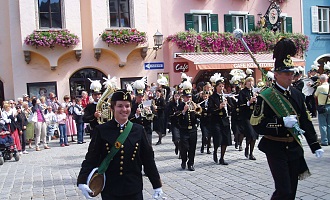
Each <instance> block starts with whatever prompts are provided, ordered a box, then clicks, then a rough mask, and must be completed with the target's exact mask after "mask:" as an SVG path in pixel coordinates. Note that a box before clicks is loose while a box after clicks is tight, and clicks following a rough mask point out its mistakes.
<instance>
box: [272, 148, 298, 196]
mask: <svg viewBox="0 0 330 200" xmlns="http://www.w3.org/2000/svg"><path fill="white" fill-rule="evenodd" d="M266 156H267V161H268V165H269V168H270V171H271V173H272V176H273V179H274V182H275V192H274V193H273V196H272V198H271V199H273V200H276V199H278V200H294V199H295V196H296V192H297V186H298V175H299V166H300V162H299V159H297V160H289V159H288V157H287V156H286V155H284V156H278V155H276V156H272V155H267V154H266Z"/></svg>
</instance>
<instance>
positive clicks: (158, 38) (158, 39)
mask: <svg viewBox="0 0 330 200" xmlns="http://www.w3.org/2000/svg"><path fill="white" fill-rule="evenodd" d="M154 45H155V46H154V48H153V49H154V50H156V54H155V59H156V57H157V51H158V49H161V48H162V45H163V34H161V33H160V32H159V31H158V30H157V32H156V33H155V35H154Z"/></svg>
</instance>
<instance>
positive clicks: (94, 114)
mask: <svg viewBox="0 0 330 200" xmlns="http://www.w3.org/2000/svg"><path fill="white" fill-rule="evenodd" d="M101 88H102V85H101V83H100V81H98V80H96V81H92V84H91V86H90V89H91V91H92V98H93V100H94V102H93V103H90V104H87V106H86V108H85V109H84V115H83V121H84V123H89V125H90V127H91V130H90V137H92V136H93V135H94V129H95V127H96V126H97V125H98V124H99V123H98V122H97V119H98V118H99V117H101V112H100V111H97V110H96V104H97V102H98V101H99V99H100V98H101V95H102V93H101Z"/></svg>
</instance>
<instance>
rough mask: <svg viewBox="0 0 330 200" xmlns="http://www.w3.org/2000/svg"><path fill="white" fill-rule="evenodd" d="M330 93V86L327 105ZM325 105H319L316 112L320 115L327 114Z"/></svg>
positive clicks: (326, 100)
mask: <svg viewBox="0 0 330 200" xmlns="http://www.w3.org/2000/svg"><path fill="white" fill-rule="evenodd" d="M329 92H330V85H329V90H328V94H327V98H326V99H325V105H326V104H327V102H328V97H329ZM325 105H318V106H317V108H316V110H317V112H318V113H319V114H323V113H326V112H327V109H326V108H325Z"/></svg>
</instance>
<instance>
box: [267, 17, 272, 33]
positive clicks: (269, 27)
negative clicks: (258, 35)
mask: <svg viewBox="0 0 330 200" xmlns="http://www.w3.org/2000/svg"><path fill="white" fill-rule="evenodd" d="M266 28H267V29H268V30H270V31H271V30H273V25H272V24H271V23H270V22H269V20H266Z"/></svg>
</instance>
